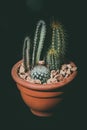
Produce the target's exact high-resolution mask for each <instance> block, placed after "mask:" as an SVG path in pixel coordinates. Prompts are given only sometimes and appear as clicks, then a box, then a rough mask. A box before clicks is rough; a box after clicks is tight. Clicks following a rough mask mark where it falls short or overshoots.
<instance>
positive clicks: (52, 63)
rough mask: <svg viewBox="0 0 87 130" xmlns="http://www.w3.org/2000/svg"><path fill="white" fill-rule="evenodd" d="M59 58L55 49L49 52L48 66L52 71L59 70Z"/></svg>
mask: <svg viewBox="0 0 87 130" xmlns="http://www.w3.org/2000/svg"><path fill="white" fill-rule="evenodd" d="M57 60H58V57H57V51H56V50H55V49H53V48H51V49H50V50H49V51H48V54H47V64H48V65H49V69H50V70H54V69H55V70H56V69H57V68H58V62H57Z"/></svg>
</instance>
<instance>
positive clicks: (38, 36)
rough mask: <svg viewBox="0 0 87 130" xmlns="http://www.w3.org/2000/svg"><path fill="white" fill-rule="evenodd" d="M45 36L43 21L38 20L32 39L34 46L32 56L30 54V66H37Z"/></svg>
mask: <svg viewBox="0 0 87 130" xmlns="http://www.w3.org/2000/svg"><path fill="white" fill-rule="evenodd" d="M45 35H46V24H45V22H44V21H43V20H40V21H39V22H38V23H37V27H36V32H35V37H34V46H33V54H32V66H34V65H35V64H37V63H38V62H39V60H40V56H41V51H42V48H43V43H44V39H45Z"/></svg>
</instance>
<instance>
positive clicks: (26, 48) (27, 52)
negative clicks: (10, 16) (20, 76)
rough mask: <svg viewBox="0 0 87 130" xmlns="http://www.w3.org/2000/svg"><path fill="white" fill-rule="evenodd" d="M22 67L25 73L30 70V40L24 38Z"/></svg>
mask: <svg viewBox="0 0 87 130" xmlns="http://www.w3.org/2000/svg"><path fill="white" fill-rule="evenodd" d="M23 65H24V69H25V72H27V71H28V70H29V69H30V38H29V37H26V38H25V39H24V44H23Z"/></svg>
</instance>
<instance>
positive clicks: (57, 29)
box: [47, 22, 66, 69]
mask: <svg viewBox="0 0 87 130" xmlns="http://www.w3.org/2000/svg"><path fill="white" fill-rule="evenodd" d="M65 49H66V45H65V35H64V30H63V28H62V25H61V24H59V23H56V22H53V23H52V44H51V47H50V49H49V51H48V53H47V63H48V65H49V68H50V69H59V67H60V65H61V63H62V61H63V58H64V55H65Z"/></svg>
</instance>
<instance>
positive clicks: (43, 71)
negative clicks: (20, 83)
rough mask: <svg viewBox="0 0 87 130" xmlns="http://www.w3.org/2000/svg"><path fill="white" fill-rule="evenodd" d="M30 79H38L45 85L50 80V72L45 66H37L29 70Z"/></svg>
mask: <svg viewBox="0 0 87 130" xmlns="http://www.w3.org/2000/svg"><path fill="white" fill-rule="evenodd" d="M31 78H32V79H39V80H40V81H41V83H46V82H47V80H48V79H49V78H50V71H49V69H48V68H47V67H46V66H43V65H37V66H35V67H34V68H33V69H32V70H31Z"/></svg>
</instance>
